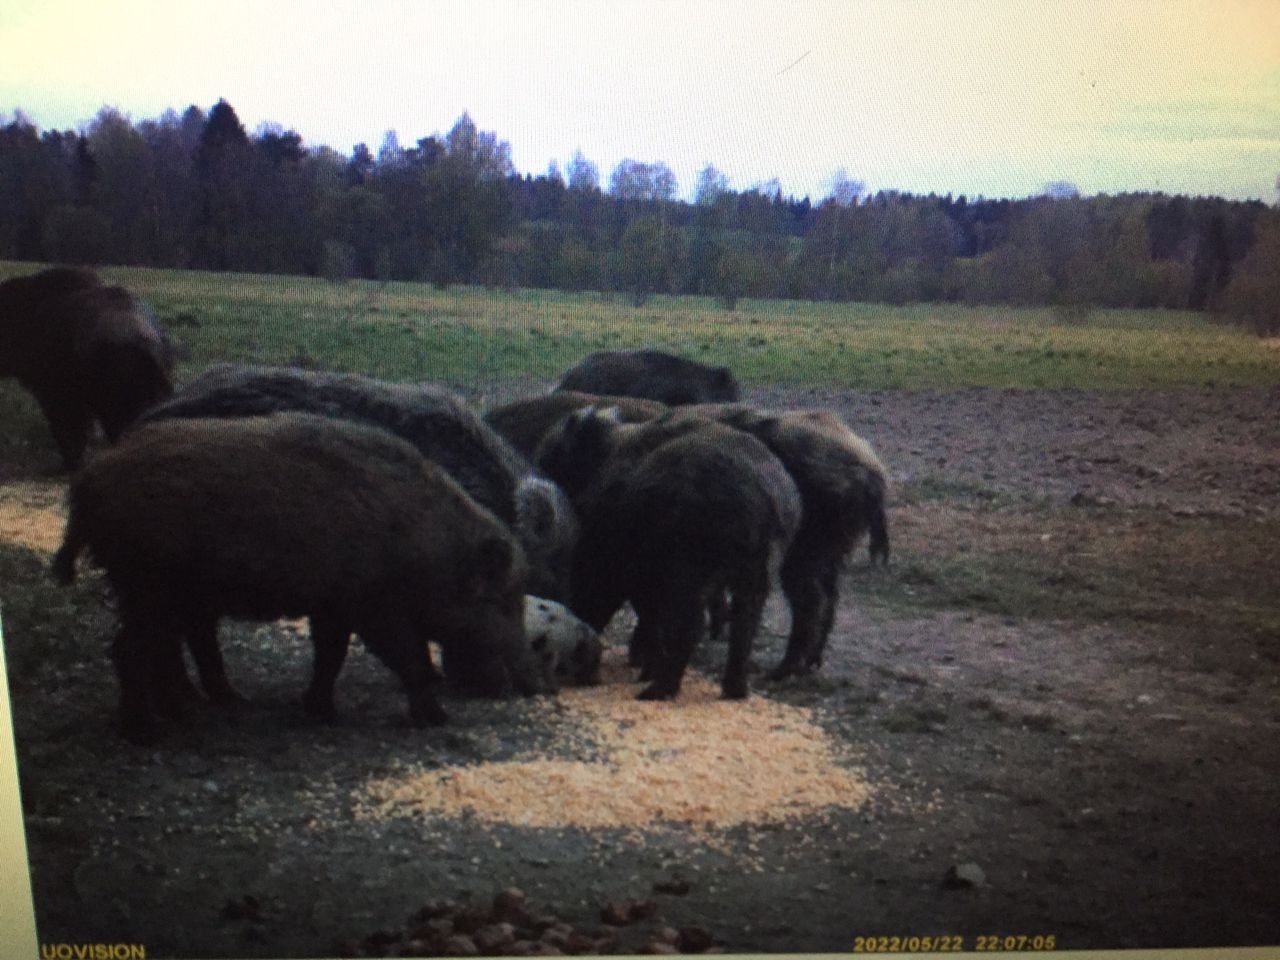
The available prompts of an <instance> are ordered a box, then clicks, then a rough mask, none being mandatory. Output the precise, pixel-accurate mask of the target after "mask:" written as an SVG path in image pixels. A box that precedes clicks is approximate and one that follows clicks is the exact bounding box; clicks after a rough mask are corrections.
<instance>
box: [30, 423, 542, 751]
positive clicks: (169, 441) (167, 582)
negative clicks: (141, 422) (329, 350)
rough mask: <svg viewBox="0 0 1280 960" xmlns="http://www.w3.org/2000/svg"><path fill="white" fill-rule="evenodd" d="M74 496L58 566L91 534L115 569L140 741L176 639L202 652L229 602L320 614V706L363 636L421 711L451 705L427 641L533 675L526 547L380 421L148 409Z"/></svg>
mask: <svg viewBox="0 0 1280 960" xmlns="http://www.w3.org/2000/svg"><path fill="white" fill-rule="evenodd" d="M69 506H70V510H69V518H68V522H67V528H66V534H65V538H64V542H63V544H62V546H61V548H60V549H59V550H58V552H57V554H56V556H55V558H54V563H53V571H54V573H55V575H56V576H57V577H58V578H59V579H60V580H62V581H64V582H68V581H70V580H71V579H72V578H73V577H74V573H75V560H76V557H77V556H78V554H79V553H80V552H82V551H83V550H84V549H86V548H87V549H88V550H89V551H90V553H91V555H92V557H93V558H94V560H95V561H96V562H97V563H98V564H99V565H101V566H102V567H103V568H104V570H105V573H106V577H107V580H108V582H109V584H110V585H111V588H112V591H113V592H114V594H115V596H116V599H117V602H118V608H119V615H120V629H119V632H118V634H117V635H116V638H115V641H114V644H113V650H112V656H113V659H114V662H115V666H116V672H117V676H118V679H119V683H120V717H121V726H122V730H123V732H124V734H125V736H126V737H127V738H129V739H131V740H135V741H140V742H145V741H147V740H150V739H151V738H152V737H153V736H154V732H155V731H154V717H153V710H154V709H155V708H157V707H158V708H160V709H162V710H163V709H165V708H166V707H167V706H169V705H167V704H165V703H164V700H165V698H166V697H170V696H172V694H171V692H170V690H171V687H170V685H169V684H168V681H169V680H170V679H171V677H172V674H171V670H172V665H173V663H174V659H175V652H177V651H178V650H179V647H178V644H179V642H180V638H181V637H182V636H184V635H185V636H186V637H187V638H188V641H189V642H190V643H191V645H192V648H193V652H195V653H196V658H197V664H198V665H199V663H200V660H201V656H202V655H204V656H207V655H208V654H209V652H210V650H212V651H213V652H214V653H216V649H217V641H216V630H217V623H218V621H219V620H220V619H221V618H222V617H235V618H242V619H250V620H271V619H275V618H278V617H301V616H307V617H309V618H310V621H311V636H312V641H313V643H314V646H315V665H314V673H313V676H312V680H311V685H310V687H309V688H308V690H307V693H306V696H305V698H304V706H305V708H306V710H307V711H308V712H309V713H311V714H313V715H316V716H319V717H322V718H326V719H331V718H332V717H333V715H334V707H333V689H334V683H335V681H336V678H337V675H338V672H339V670H340V669H341V666H342V663H343V660H344V658H345V656H346V652H347V645H348V642H349V639H350V635H351V634H352V633H358V634H359V635H360V637H361V638H362V640H363V641H364V643H365V645H366V646H367V647H368V649H369V650H370V651H372V652H373V653H374V654H375V655H376V656H377V657H379V658H380V659H381V660H382V661H383V662H384V663H385V664H386V665H387V667H388V668H390V669H391V670H392V671H393V672H394V673H395V674H396V675H397V676H398V677H399V679H400V681H401V683H402V685H403V686H404V689H405V692H406V694H407V695H408V699H409V712H410V716H411V717H412V719H413V721H414V722H415V723H416V724H419V725H424V724H436V723H442V722H444V720H445V719H446V714H445V712H444V710H443V708H442V707H441V706H440V704H439V703H438V702H437V700H436V698H435V696H434V694H433V692H432V689H431V687H432V681H433V680H434V679H435V678H436V673H435V670H434V668H433V665H432V663H431V656H430V653H429V650H428V647H427V642H426V641H427V639H435V640H437V641H438V642H439V643H440V645H441V647H442V649H443V651H444V654H445V657H446V665H447V666H448V667H450V668H454V667H455V666H456V670H457V672H459V673H460V674H463V673H465V674H469V675H476V676H485V677H489V678H494V677H497V679H496V680H492V681H491V682H495V683H502V682H504V680H505V679H506V678H508V677H509V678H510V679H509V682H510V683H513V684H514V685H515V686H516V687H517V688H519V689H521V690H522V692H535V690H536V680H534V679H533V678H534V676H535V674H536V666H535V665H534V664H532V663H531V662H530V658H529V654H528V648H527V645H526V644H525V640H524V628H523V605H524V601H523V598H524V594H525V592H526V591H525V583H526V580H527V569H526V561H525V558H524V555H523V551H522V550H521V548H520V546H519V544H518V543H517V542H516V541H515V539H514V538H513V537H512V535H511V534H510V532H509V531H508V529H507V528H506V526H504V525H503V524H502V523H500V522H499V521H498V520H497V518H496V517H494V516H493V514H492V513H491V512H490V511H488V510H486V509H485V508H484V507H481V506H479V505H478V504H477V503H476V502H475V501H474V500H473V499H472V498H471V497H469V496H468V495H467V494H466V493H465V491H463V490H462V488H461V487H460V486H459V485H458V484H457V483H456V482H455V481H454V480H453V479H451V478H450V477H449V476H448V475H447V474H446V473H445V472H444V470H443V469H441V468H440V467H438V466H436V465H435V464H433V463H431V462H430V461H428V460H426V459H425V458H423V457H422V455H421V454H419V453H418V451H417V450H416V449H414V448H413V447H412V446H411V445H409V444H408V443H406V442H405V441H402V440H399V439H397V438H395V437H392V436H391V435H389V434H388V433H386V432H385V431H382V430H378V429H375V428H371V427H367V426H363V425H360V424H355V423H351V422H348V421H343V420H336V419H332V418H325V417H317V416H312V415H307V414H275V415H272V416H268V417H246V418H239V419H235V420H219V419H205V420H198V419H197V420H172V421H164V422H157V423H150V424H147V425H145V426H142V427H140V428H138V429H136V430H133V431H131V432H130V433H129V434H128V435H127V436H126V437H125V438H124V439H123V440H122V441H121V442H120V443H119V444H118V445H117V446H115V447H114V448H112V449H109V450H106V451H104V452H102V453H101V454H99V455H98V456H96V457H95V458H94V459H93V460H92V461H90V462H89V463H88V464H87V465H86V466H85V468H84V469H83V470H82V471H81V472H80V473H79V474H78V475H77V476H76V477H75V478H74V480H73V482H72V484H71V488H70V493H69ZM178 655H179V656H180V653H179V654H178ZM219 660H220V658H219ZM153 701H158V702H153Z"/></svg>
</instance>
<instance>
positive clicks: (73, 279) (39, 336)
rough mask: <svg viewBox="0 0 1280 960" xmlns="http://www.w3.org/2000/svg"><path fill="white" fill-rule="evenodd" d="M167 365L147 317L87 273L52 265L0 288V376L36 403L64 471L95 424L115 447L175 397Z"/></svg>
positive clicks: (77, 458) (158, 330) (160, 335)
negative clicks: (143, 417)
mask: <svg viewBox="0 0 1280 960" xmlns="http://www.w3.org/2000/svg"><path fill="white" fill-rule="evenodd" d="M173 362H174V351H173V348H172V345H171V344H170V342H169V340H168V337H167V336H166V334H165V332H164V330H163V328H162V327H160V325H159V324H158V323H157V322H156V321H155V320H154V318H153V317H151V316H150V315H149V313H148V312H147V311H146V310H145V309H144V308H143V306H142V305H141V304H139V303H138V302H137V301H136V300H135V299H134V298H133V297H132V296H131V295H130V294H129V292H128V291H127V290H125V289H123V288H122V287H108V286H103V285H102V283H101V282H100V281H99V280H98V277H97V276H96V275H95V274H94V273H93V272H91V271H89V270H82V269H78V268H71V267H56V268H53V269H50V270H44V271H41V272H40V273H36V274H32V275H30V276H25V277H15V278H13V279H11V280H6V281H4V282H3V283H0V376H3V377H15V378H16V379H17V380H18V382H19V383H20V384H22V386H23V387H25V388H26V389H27V390H29V391H30V392H31V394H32V395H33V396H34V397H35V399H36V402H37V403H38V404H39V405H40V409H41V411H42V412H43V413H44V416H45V419H46V420H48V422H49V429H50V430H51V431H52V433H53V437H54V441H55V442H56V443H57V445H58V450H59V452H60V454H61V455H62V464H63V466H64V468H66V469H68V470H74V469H75V468H76V467H78V466H79V465H80V462H81V459H82V458H83V456H84V449H85V446H86V445H87V444H88V440H89V433H90V430H91V429H92V427H93V423H94V421H95V420H96V421H97V422H98V423H99V424H100V425H101V427H102V432H103V433H104V434H105V435H106V437H107V439H108V440H110V441H112V442H114V441H115V440H116V439H118V438H119V436H120V433H121V432H122V431H123V430H124V428H125V427H126V426H128V425H129V424H130V423H131V422H132V421H133V420H134V419H135V418H136V417H137V416H138V414H140V413H141V412H142V411H143V410H144V409H146V408H147V407H148V406H150V405H151V404H152V403H155V402H156V401H158V400H162V399H164V398H165V397H167V396H168V395H169V394H170V393H171V392H172V390H173V387H172V382H171V380H170V375H171V372H172V370H173Z"/></svg>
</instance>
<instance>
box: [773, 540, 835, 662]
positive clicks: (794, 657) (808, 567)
mask: <svg viewBox="0 0 1280 960" xmlns="http://www.w3.org/2000/svg"><path fill="white" fill-rule="evenodd" d="M805 553H806V550H805V549H804V545H803V544H792V546H791V549H790V550H789V551H787V556H786V559H785V560H783V562H782V571H781V579H782V592H783V593H784V594H786V597H787V602H788V604H789V605H790V607H791V634H790V636H788V638H787V651H786V653H784V654H783V656H782V662H781V663H779V664H778V665H777V666H776V667H774V668H773V670H771V671H770V672H769V679H770V680H783V679H785V678H787V677H790V676H792V675H793V674H797V673H802V672H804V670H805V669H806V660H807V658H808V654H809V651H810V650H812V649H814V648H815V647H816V645H817V636H818V632H819V630H821V627H822V621H823V605H824V602H825V600H826V596H825V594H826V591H824V590H823V588H822V583H821V578H820V577H819V576H818V575H817V574H816V572H815V571H814V569H813V564H812V563H811V562H809V561H808V560H807V559H806V557H805Z"/></svg>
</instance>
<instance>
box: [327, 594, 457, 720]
mask: <svg viewBox="0 0 1280 960" xmlns="http://www.w3.org/2000/svg"><path fill="white" fill-rule="evenodd" d="M313 623H314V618H313ZM360 639H362V640H363V641H364V645H365V646H366V647H368V648H369V651H370V652H371V653H372V654H373V655H374V656H376V657H377V658H378V659H379V660H381V661H382V662H383V663H384V664H386V665H387V667H388V669H390V670H391V672H392V673H394V674H395V675H396V676H397V677H399V678H400V683H401V685H402V686H403V687H404V692H405V694H406V695H407V696H408V698H409V718H410V719H411V720H412V721H413V724H414V726H417V727H426V726H438V725H439V724H442V723H444V722H446V721H447V720H448V719H449V715H448V714H447V713H445V711H444V707H442V706H440V703H439V701H437V700H436V698H435V694H434V693H433V692H432V689H431V688H432V687H433V686H434V683H435V680H436V679H437V674H436V670H435V666H434V665H433V664H432V662H431V651H430V650H429V649H428V648H427V644H426V642H425V641H424V640H423V639H422V637H421V636H420V635H419V633H418V631H417V630H416V629H414V628H413V626H412V625H410V624H408V623H406V622H404V621H403V620H400V619H392V620H388V621H385V622H382V623H378V624H370V625H368V626H367V627H366V628H364V629H361V630H360ZM318 652H319V651H318V650H317V654H318ZM318 661H319V657H318V656H317V663H318ZM335 676H336V672H335ZM330 691H331V692H332V683H331V684H330Z"/></svg>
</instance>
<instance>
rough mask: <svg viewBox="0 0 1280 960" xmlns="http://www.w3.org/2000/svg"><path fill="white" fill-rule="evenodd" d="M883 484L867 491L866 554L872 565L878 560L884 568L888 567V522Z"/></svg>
mask: <svg viewBox="0 0 1280 960" xmlns="http://www.w3.org/2000/svg"><path fill="white" fill-rule="evenodd" d="M884 494H885V491H884V484H883V483H879V484H874V483H873V484H872V485H871V489H869V490H868V491H867V523H868V526H869V528H870V532H871V542H870V543H869V544H868V545H867V553H868V554H869V556H870V560H871V563H872V565H874V564H875V562H876V560H877V559H878V560H879V561H880V562H881V563H882V564H884V565H885V566H888V565H889V521H888V518H887V517H886V516H885V511H884V500H885V495H884Z"/></svg>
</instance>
